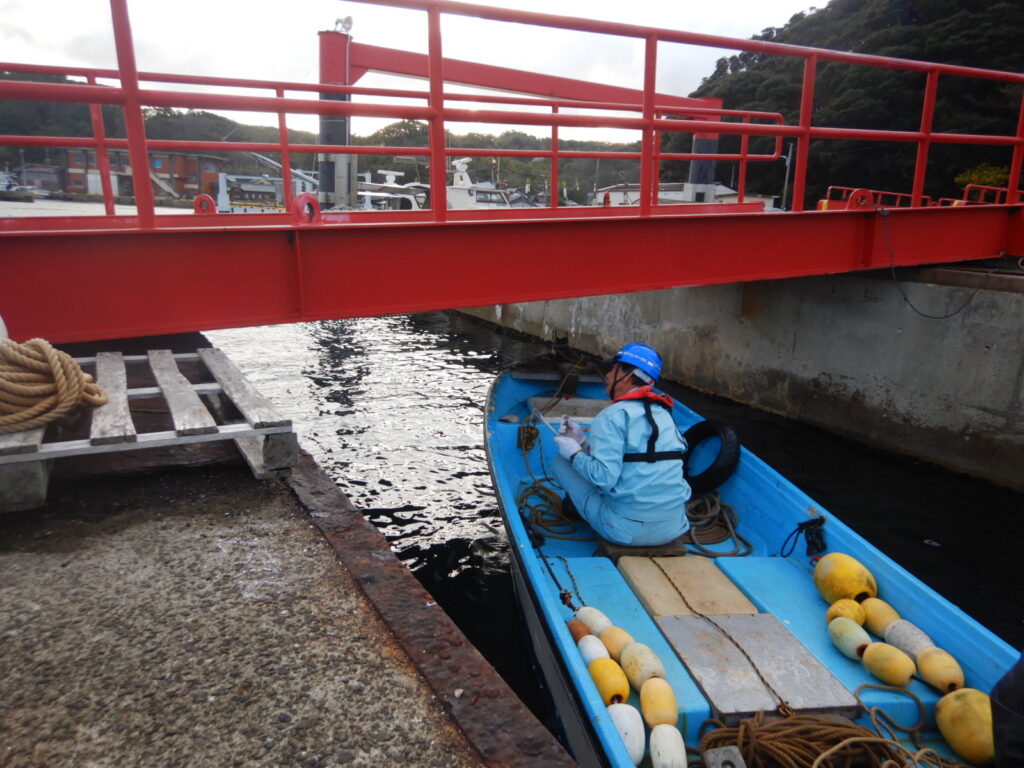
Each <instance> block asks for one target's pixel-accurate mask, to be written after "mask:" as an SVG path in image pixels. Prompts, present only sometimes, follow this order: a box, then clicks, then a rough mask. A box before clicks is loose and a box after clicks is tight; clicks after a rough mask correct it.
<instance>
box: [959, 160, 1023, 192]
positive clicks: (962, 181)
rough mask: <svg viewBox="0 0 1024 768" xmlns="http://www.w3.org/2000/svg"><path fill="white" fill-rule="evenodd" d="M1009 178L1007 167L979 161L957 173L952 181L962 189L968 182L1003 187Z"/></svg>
mask: <svg viewBox="0 0 1024 768" xmlns="http://www.w3.org/2000/svg"><path fill="white" fill-rule="evenodd" d="M1009 180H1010V169H1009V168H997V167H996V166H994V165H989V164H988V163H981V164H980V165H976V166H974V167H973V168H968V169H967V170H966V171H964V172H963V173H961V174H958V175H957V177H956V178H955V179H954V181H955V182H956V183H957V185H958V186H959V187H960V188H961V189H962V188H964V187H966V186H967V185H968V184H982V185H984V186H987V187H1005V186H1006V183H1007V182H1008V181H1009Z"/></svg>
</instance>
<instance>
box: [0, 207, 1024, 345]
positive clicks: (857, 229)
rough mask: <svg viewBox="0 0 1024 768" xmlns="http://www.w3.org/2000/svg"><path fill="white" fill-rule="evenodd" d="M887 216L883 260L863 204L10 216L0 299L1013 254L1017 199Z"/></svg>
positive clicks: (354, 298) (158, 326) (182, 303)
mask: <svg viewBox="0 0 1024 768" xmlns="http://www.w3.org/2000/svg"><path fill="white" fill-rule="evenodd" d="M718 207H719V208H721V207H722V206H718ZM453 213H456V212H453ZM462 213H465V212H462ZM177 218H178V219H185V220H186V221H188V220H189V219H191V217H177ZM196 218H197V219H198V218H203V219H217V220H220V219H224V220H227V221H230V222H232V223H234V222H235V221H236V220H238V219H237V217H234V216H231V217H229V216H224V217H221V216H214V217H196ZM478 218H482V217H478ZM279 220H280V219H279ZM887 221H888V230H889V231H888V235H889V240H890V241H891V242H892V246H893V254H892V262H890V254H889V251H888V248H887V245H886V231H885V230H886V223H885V222H886V220H885V219H883V217H882V216H881V215H880V214H879V213H878V212H876V211H873V210H868V211H859V212H854V211H843V212H809V213H791V214H750V213H746V214H727V215H715V216H678V215H676V216H660V217H653V218H639V217H636V216H635V215H634V216H631V217H628V218H627V217H623V216H619V217H609V218H602V219H591V220H579V219H571V218H554V217H553V218H551V219H548V220H544V221H537V220H529V221H523V220H520V221H514V220H513V221H496V220H493V219H492V220H489V221H450V222H448V223H446V224H436V223H433V222H422V223H405V224H373V225H358V224H349V225H346V226H342V225H323V226H320V227H302V226H283V225H282V226H279V227H266V226H263V227H236V226H223V227H218V228H213V227H199V228H195V227H194V228H192V229H186V228H185V226H184V222H183V225H182V228H181V229H177V230H175V231H169V230H161V231H159V232H139V231H80V232H77V233H76V232H65V233H60V234H55V233H52V232H51V233H45V234H44V233H36V234H31V235H30V234H22V233H12V232H7V233H5V234H4V235H3V236H2V240H0V242H2V245H3V247H2V248H0V274H3V275H5V276H7V277H9V278H11V279H4V280H2V281H0V307H3V315H4V319H5V320H6V321H7V324H8V326H9V330H10V333H11V335H12V337H13V338H24V337H27V336H44V337H46V338H49V339H51V340H52V341H55V342H67V341H77V340H82V339H103V338H113V337H120V336H125V335H149V334H157V333H168V332H177V331H186V330H194V329H197V328H221V327H232V326H251V325H260V324H265V323H284V322H295V321H299V320H319V319H325V318H343V317H357V316H370V315H381V314H391V313H401V312H415V311H421V310H429V309H441V308H452V307H462V306H476V305H485V304H495V303H508V302H517V301H533V300H540V299H556V298H567V297H574V296H589V295H599V294H607V293H622V292H629V291H641V290H654V289H662V288H671V287H676V286H693V285H710V284H716V283H729V282H738V281H749V280H765V279H772V278H784V277H796V276H801V275H820V274H829V273H840V272H850V271H855V270H862V269H876V268H884V267H889V266H890V263H894V264H895V265H897V266H906V265H913V264H919V263H925V262H927V263H936V264H937V263H948V262H955V261H962V260H964V259H981V258H992V257H995V256H998V255H999V254H1001V253H1005V252H1009V253H1014V254H1022V253H1024V213H1022V212H1021V210H1020V209H1019V207H1016V206H973V207H964V208H915V209H912V208H906V209H896V210H892V211H890V212H889V215H888V218H887Z"/></svg>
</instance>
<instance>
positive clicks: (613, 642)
mask: <svg viewBox="0 0 1024 768" xmlns="http://www.w3.org/2000/svg"><path fill="white" fill-rule="evenodd" d="M601 642H602V643H604V647H605V648H607V649H608V653H609V654H611V657H612V658H613V659H615V660H616V661H618V660H619V657H620V656H621V655H622V651H623V650H624V649H625V647H626V646H627V645H632V644H633V643H635V642H636V640H634V639H633V636H632V635H631V634H629V632H627V631H626V630H624V629H623V628H622V627H608V628H607V629H606V630H605V631H604V632H602V633H601Z"/></svg>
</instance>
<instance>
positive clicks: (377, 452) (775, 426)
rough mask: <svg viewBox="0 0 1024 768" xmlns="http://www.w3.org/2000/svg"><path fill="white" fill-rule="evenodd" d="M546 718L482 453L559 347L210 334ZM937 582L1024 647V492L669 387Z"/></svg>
mask: <svg viewBox="0 0 1024 768" xmlns="http://www.w3.org/2000/svg"><path fill="white" fill-rule="evenodd" d="M207 335H208V336H209V337H210V338H211V340H212V341H213V342H214V343H215V344H216V345H217V346H220V347H222V348H223V349H225V350H226V351H227V352H228V354H229V355H230V356H231V357H232V359H233V360H235V361H236V363H237V364H238V365H239V366H240V367H241V368H243V370H245V371H246V372H247V374H248V375H249V376H250V378H251V379H253V380H254V382H255V383H256V385H257V387H258V388H259V389H260V390H261V391H263V392H264V393H265V394H266V395H267V396H268V397H270V398H271V399H273V400H274V401H275V402H277V403H278V404H279V405H280V406H281V407H282V408H283V410H285V411H287V412H288V413H289V415H290V416H291V417H292V418H293V419H294V421H295V423H296V426H297V429H298V430H299V433H300V440H301V442H302V444H303V446H304V447H305V448H306V449H307V450H309V451H310V452H311V453H312V454H313V455H314V456H315V457H316V459H317V461H318V462H319V463H320V464H321V466H322V467H324V469H325V470H326V471H327V472H328V473H329V474H330V475H331V476H332V477H333V478H334V480H335V481H336V482H337V483H338V485H339V486H340V487H341V488H342V489H343V490H344V491H345V492H346V493H347V494H348V495H349V496H350V497H351V499H352V501H353V502H354V503H355V504H356V506H357V507H359V508H361V509H362V510H363V513H364V514H365V515H366V516H367V518H368V519H369V520H371V521H372V522H373V523H374V524H375V525H376V526H378V527H379V528H380V530H381V531H382V533H383V534H384V535H385V536H386V537H387V539H388V541H389V542H390V543H391V546H392V549H393V550H394V551H395V552H396V553H397V554H398V556H399V557H400V558H402V559H403V560H404V561H405V562H406V563H407V565H408V566H409V567H410V568H411V569H412V570H413V572H414V573H415V574H416V575H417V577H418V578H419V579H420V581H421V582H422V583H423V584H424V586H425V587H426V588H427V589H428V590H430V592H431V593H432V594H433V595H434V597H435V598H436V599H437V601H438V602H439V603H440V604H441V605H442V606H443V607H444V609H445V610H446V611H447V612H448V614H449V615H450V616H451V617H452V618H453V619H454V620H455V621H456V622H457V623H458V624H459V626H460V627H461V628H462V630H463V631H464V632H465V633H466V635H467V636H468V637H469V639H470V640H471V641H472V642H473V643H474V644H475V645H476V646H477V647H478V648H480V650H481V651H482V652H483V653H484V654H485V655H486V656H487V657H488V659H489V660H490V661H491V663H492V664H494V666H495V667H496V668H497V669H498V671H499V672H500V673H501V674H502V675H503V676H504V677H505V679H506V680H507V681H508V682H509V683H510V684H511V685H512V687H513V688H515V689H516V691H517V692H518V693H519V694H520V696H521V697H522V698H523V699H524V701H526V703H527V704H528V705H530V706H531V707H533V708H534V709H535V711H538V713H539V714H542V715H543V713H542V712H541V707H542V705H541V698H540V696H539V695H538V692H537V689H536V687H535V684H534V681H533V678H532V673H531V670H530V669H529V667H528V665H527V664H526V663H525V658H526V655H527V654H526V646H525V641H524V638H523V634H522V632H521V628H520V626H519V617H518V614H517V612H516V609H515V607H514V604H513V595H512V587H511V579H510V577H509V573H508V553H507V543H506V540H505V537H504V533H503V532H502V530H501V520H500V517H499V516H498V510H497V505H496V502H495V497H494V493H493V491H492V490H491V484H490V479H489V476H488V471H487V465H486V459H485V457H484V451H483V445H482V435H483V427H482V415H483V406H484V400H485V398H486V394H487V388H488V386H489V385H490V382H491V380H492V379H493V377H494V375H495V374H496V373H497V372H498V371H500V370H501V369H502V368H503V367H504V366H506V365H508V364H510V363H512V362H516V361H518V360H522V359H525V358H528V357H532V356H534V355H536V354H538V353H541V352H543V351H545V350H546V349H547V345H545V344H543V343H541V342H538V341H535V340H531V339H528V338H526V337H523V336H520V335H518V334H513V333H510V332H507V331H502V330H500V329H497V328H495V327H494V326H491V325H488V324H484V323H481V322H478V321H475V320H472V319H468V318H465V317H463V316H461V315H457V314H454V313H440V312H436V313H424V314H418V315H411V316H396V317H386V318H365V319H357V320H346V321H332V322H323V323H307V324H298V325H288V326H273V327H268V328H251V329H239V330H230V331H216V332H211V333H209V334H207ZM666 388H667V389H668V391H669V392H670V393H671V394H672V395H673V396H675V397H677V398H678V399H679V400H681V401H682V402H684V403H685V404H686V405H688V406H690V407H691V408H693V409H694V410H696V411H698V412H699V413H702V414H703V415H705V416H706V417H708V418H717V419H722V420H724V421H726V422H728V423H729V424H731V425H732V426H733V427H734V428H735V429H736V430H737V431H738V433H739V434H740V437H741V439H742V440H743V442H744V444H745V445H746V446H747V447H748V448H750V449H751V450H752V451H753V452H754V453H756V454H758V455H759V456H760V457H761V458H763V459H765V460H766V461H768V462H769V463H770V464H772V465H773V466H774V467H775V468H776V469H777V470H779V471H780V472H781V473H782V474H783V475H785V476H786V477H788V478H789V479H791V480H792V481H793V482H795V483H796V484H797V485H798V486H800V487H801V488H802V489H803V490H805V491H806V492H807V493H808V494H809V495H810V496H811V497H812V498H813V499H815V501H817V502H818V503H819V504H821V505H822V506H823V507H825V508H826V509H828V510H829V511H831V512H832V513H834V514H836V515H837V516H838V517H839V518H841V519H842V520H843V521H844V522H846V523H847V524H848V525H850V526H851V527H853V528H854V529H855V530H856V531H858V532H859V533H861V534H862V535H863V536H865V537H866V538H867V539H868V540H869V541H871V542H872V543H874V544H875V545H876V546H877V547H879V548H880V549H881V550H883V551H884V552H885V553H887V554H888V555H890V556H891V557H893V558H894V559H895V560H897V562H899V563H901V564H902V565H903V566H904V567H905V568H907V569H908V570H909V571H910V572H912V573H913V574H915V575H916V576H918V577H919V578H921V579H922V580H923V581H924V582H925V583H927V584H929V585H930V586H932V587H933V588H935V589H936V590H937V591H938V592H940V593H941V594H943V595H945V596H946V597H947V598H949V599H950V600H951V601H952V602H953V603H955V604H957V605H959V606H960V607H961V608H963V609H964V610H965V611H966V612H967V613H968V614H970V615H972V616H973V617H974V618H976V619H978V620H979V621H981V622H982V623H983V624H985V625H986V626H988V627H990V628H991V629H992V630H993V631H995V632H996V633H997V634H998V635H1000V636H1001V637H1003V638H1004V639H1005V640H1006V641H1007V642H1009V643H1011V644H1012V645H1014V646H1015V647H1018V648H1021V647H1024V595H1022V594H1021V589H1020V588H1021V586H1024V578H1022V574H1024V570H1022V568H1021V565H1020V554H1019V549H1020V541H1021V538H1022V537H1021V533H1022V531H1024V521H1022V514H1024V494H1019V493H1013V492H1010V491H1007V490H1005V489H1001V488H998V487H995V486H993V485H990V484H988V483H985V482H982V481H978V480H973V479H971V478H968V477H965V476H962V475H957V474H955V473H951V472H947V471H944V470H942V469H939V468H937V467H933V466H930V465H926V464H922V463H919V462H915V461H912V460H908V459H903V458H899V457H895V456H892V455H889V454H884V453H880V452H877V451H873V450H871V449H869V448H867V447H864V446H861V445H857V444H854V443H852V442H849V441H846V440H843V439H841V438H838V437H836V436H834V435H830V434H828V433H826V432H824V431H822V430H818V429H813V428H810V427H807V426H805V425H802V424H799V423H797V422H794V421H790V420H787V419H783V418H780V417H776V416H772V415H770V414H765V413H762V412H759V411H755V410H752V409H750V408H745V407H742V406H738V405H735V404H733V403H729V402H727V401H724V400H721V399H717V398H712V397H709V396H707V395H702V394H700V393H697V392H695V391H693V390H689V389H686V388H683V387H679V386H672V385H669V386H667V387H666Z"/></svg>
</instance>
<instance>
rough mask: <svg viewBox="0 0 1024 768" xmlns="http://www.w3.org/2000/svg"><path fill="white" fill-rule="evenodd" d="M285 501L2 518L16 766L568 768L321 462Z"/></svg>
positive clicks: (255, 497)
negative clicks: (496, 767) (322, 469)
mask: <svg viewBox="0 0 1024 768" xmlns="http://www.w3.org/2000/svg"><path fill="white" fill-rule="evenodd" d="M289 482H291V483H292V487H291V488H289V487H288V486H286V485H285V484H284V483H281V482H277V481H274V482H258V481H255V480H253V479H252V477H251V475H250V474H249V473H248V471H247V470H244V469H241V468H237V467H227V468H225V467H214V468H204V469H191V470H187V471H179V472H165V473H161V474H157V475H149V476H146V477H141V478H124V479H104V480H102V481H97V480H95V479H92V480H89V481H77V482H71V481H66V482H64V483H61V484H56V485H54V486H53V487H51V489H50V501H49V504H48V506H47V507H46V508H45V509H43V510H37V511H33V512H25V513H17V514H11V515H7V516H2V517H0V764H2V765H4V766H7V767H8V768H19V767H22V766H44V765H45V766H48V767H52V766H95V767H100V766H136V765H137V766H155V765H159V766H286V765H287V766H291V765H294V766H310V767H312V766H318V767H321V768H323V767H325V766H350V765H351V766H374V767H378V766H390V765H408V766H439V767H440V766H444V767H445V768H447V767H449V766H459V767H461V766H475V765H523V766H525V765H530V766H540V765H571V764H572V761H571V760H570V758H569V757H568V756H567V754H566V753H565V752H564V751H563V750H562V748H561V747H560V746H559V745H558V743H557V742H556V741H555V740H554V738H553V737H552V736H551V735H550V734H549V733H548V732H547V731H546V730H545V729H544V728H543V726H541V725H540V723H539V722H538V721H536V719H534V718H533V716H532V715H531V714H530V712H529V711H528V710H526V708H525V707H524V706H523V705H522V704H521V703H520V702H519V700H518V699H517V698H516V697H515V696H514V694H513V693H512V692H511V690H510V689H509V688H508V686H507V685H506V684H505V683H504V681H502V680H501V678H500V677H499V676H498V675H497V674H496V673H495V672H494V670H493V669H492V668H491V667H490V665H488V664H487V663H486V661H485V660H484V659H483V658H482V657H481V656H480V654H479V653H478V652H477V651H476V649H474V648H473V647H472V646H471V645H469V643H468V642H467V641H466V639H465V637H464V636H463V635H462V633H461V632H460V631H459V630H458V628H457V627H455V626H454V624H452V622H451V621H450V619H448V617H447V616H446V615H445V614H444V613H443V612H442V611H441V609H440V608H439V607H437V605H436V604H435V603H434V602H433V601H432V600H431V599H430V595H429V594H428V593H427V592H426V591H425V590H423V588H422V587H421V586H420V585H419V583H418V582H417V581H416V579H415V578H414V577H413V576H412V575H411V574H410V573H409V572H408V571H407V570H406V569H405V568H404V567H403V566H402V565H401V563H400V562H398V560H397V559H396V558H395V557H394V555H393V554H392V553H391V552H390V550H389V549H388V548H387V545H386V543H385V542H384V540H383V539H382V538H381V537H380V536H379V534H377V533H376V531H374V530H373V529H372V527H371V526H369V524H368V523H366V522H365V520H363V518H362V517H361V516H360V515H358V513H356V512H355V511H354V510H352V508H351V505H348V504H347V500H346V499H345V498H344V497H343V496H342V495H341V494H340V492H338V490H337V489H336V488H335V487H334V485H333V483H332V482H331V481H330V480H329V479H327V478H326V477H325V476H324V475H323V474H322V473H321V472H320V471H319V470H318V468H317V467H316V466H315V465H314V464H313V463H312V461H311V460H310V459H309V458H308V457H304V459H303V463H302V465H301V466H300V467H299V468H298V470H297V471H296V473H295V475H294V476H293V479H292V480H291V481H289ZM296 494H297V495H298V497H299V498H301V499H302V500H303V503H300V501H298V500H297V497H296Z"/></svg>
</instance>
